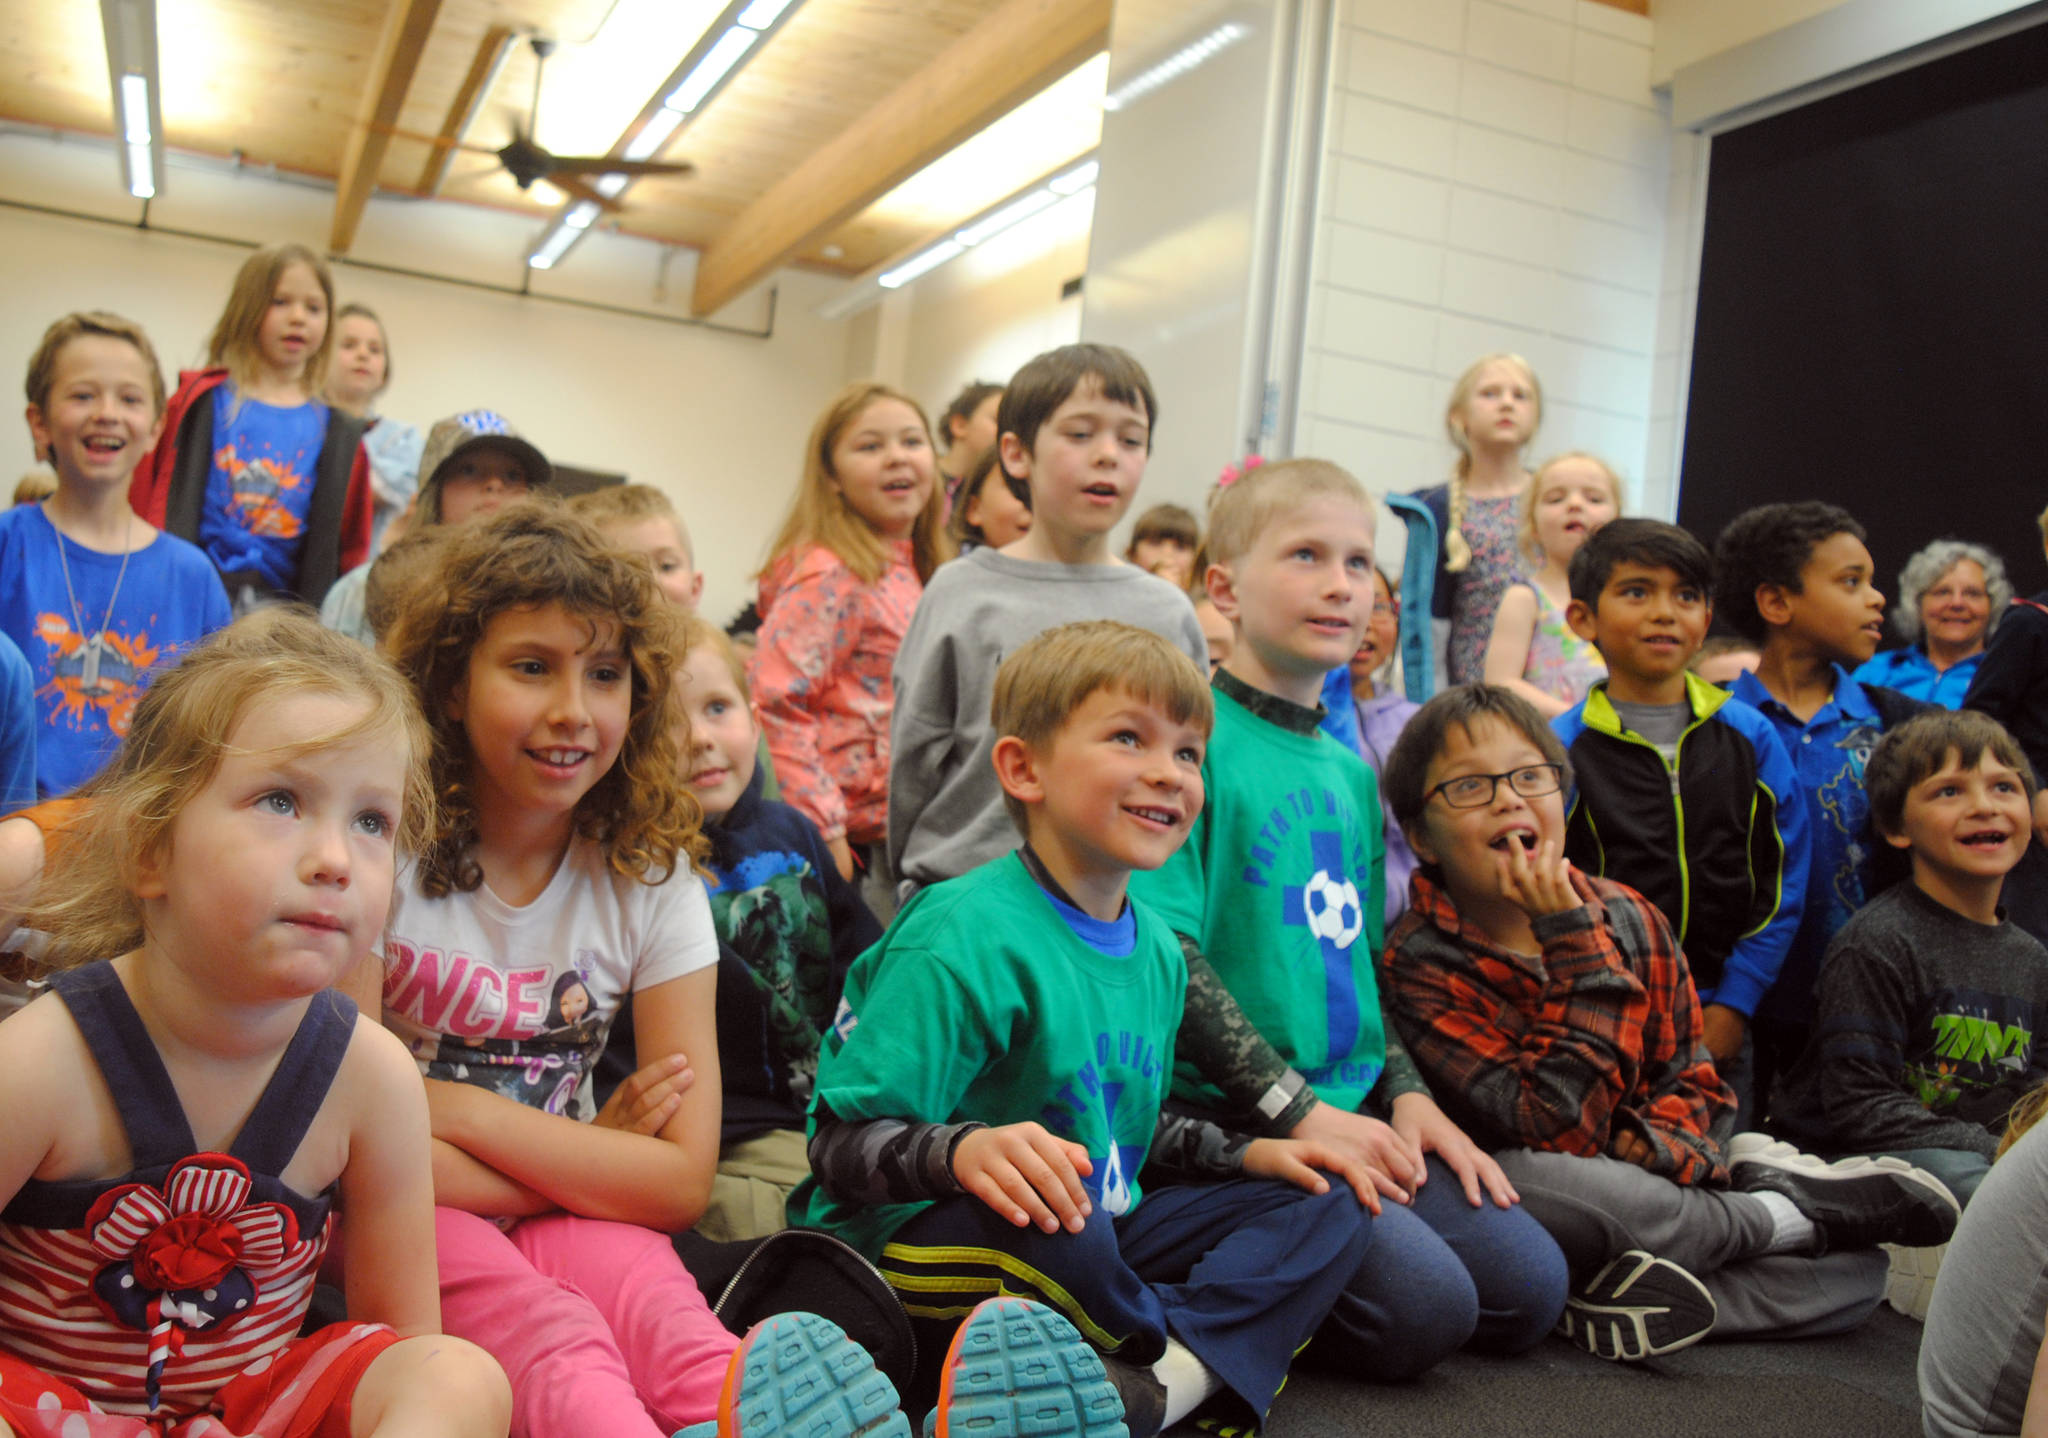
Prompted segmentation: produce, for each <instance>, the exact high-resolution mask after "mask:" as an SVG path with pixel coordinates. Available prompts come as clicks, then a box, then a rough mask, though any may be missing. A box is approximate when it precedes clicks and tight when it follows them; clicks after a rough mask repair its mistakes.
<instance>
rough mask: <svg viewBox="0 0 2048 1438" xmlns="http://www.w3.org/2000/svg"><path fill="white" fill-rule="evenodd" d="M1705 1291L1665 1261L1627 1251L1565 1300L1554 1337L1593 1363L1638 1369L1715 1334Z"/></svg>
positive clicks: (1710, 1302) (1709, 1298)
mask: <svg viewBox="0 0 2048 1438" xmlns="http://www.w3.org/2000/svg"><path fill="white" fill-rule="evenodd" d="M1714 1317H1715V1313H1714V1298H1713V1295H1712V1294H1710V1293H1708V1292H1707V1286H1706V1285H1705V1284H1704V1283H1701V1282H1700V1281H1699V1280H1698V1279H1697V1278H1694V1277H1693V1276H1692V1275H1691V1274H1690V1273H1688V1272H1686V1270H1684V1269H1683V1268H1680V1267H1679V1266H1678V1265H1677V1264H1675V1263H1673V1262H1672V1261H1671V1260H1670V1259H1668V1258H1658V1257H1656V1256H1655V1255H1653V1254H1648V1253H1645V1252H1643V1251H1642V1250H1641V1249H1640V1248H1632V1249H1630V1250H1629V1251H1628V1252H1627V1253H1624V1254H1622V1255H1621V1256H1620V1257H1618V1258H1615V1259H1613V1260H1611V1261H1610V1262H1609V1263H1608V1265H1607V1266H1606V1267H1605V1268H1603V1269H1601V1270H1600V1271H1599V1272H1598V1273H1597V1274H1595V1275H1594V1276H1593V1280H1592V1282H1590V1283H1588V1284H1586V1285H1585V1286H1584V1287H1583V1288H1580V1289H1578V1290H1577V1291H1575V1292H1574V1293H1572V1294H1571V1295H1570V1296H1569V1297H1567V1298H1566V1299H1565V1302H1564V1317H1562V1318H1561V1319H1559V1320H1558V1325H1557V1327H1558V1332H1559V1333H1561V1334H1563V1335H1564V1336H1565V1337H1566V1338H1568V1339H1570V1340H1571V1341H1572V1342H1573V1343H1576V1344H1578V1346H1579V1347H1581V1348H1583V1349H1585V1350H1586V1351H1587V1352H1588V1353H1590V1354H1592V1355H1593V1356H1594V1357H1595V1358H1608V1359H1612V1360H1614V1361H1615V1362H1617V1363H1640V1362H1642V1361H1643V1360H1644V1359H1645V1358H1656V1357H1660V1356H1661V1355H1663V1354H1666V1353H1676V1352H1677V1351H1678V1350H1679V1349H1681V1348H1690V1347H1692V1345H1693V1344H1695V1343H1697V1342H1699V1341H1700V1340H1701V1339H1702V1338H1705V1337H1706V1336H1707V1335H1708V1334H1709V1333H1711V1332H1713V1331H1714Z"/></svg>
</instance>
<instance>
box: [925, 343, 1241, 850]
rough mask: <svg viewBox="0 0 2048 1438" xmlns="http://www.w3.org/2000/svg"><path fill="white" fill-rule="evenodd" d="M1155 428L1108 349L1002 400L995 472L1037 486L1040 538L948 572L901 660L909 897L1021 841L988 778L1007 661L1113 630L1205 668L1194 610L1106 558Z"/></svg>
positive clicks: (1039, 376) (1015, 384)
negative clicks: (1144, 637)
mask: <svg viewBox="0 0 2048 1438" xmlns="http://www.w3.org/2000/svg"><path fill="white" fill-rule="evenodd" d="M1158 418H1159V405H1158V401H1157V400H1156V398H1155V397H1154V396H1153V393H1152V382H1151V380H1150V379H1148V378H1147V377H1146V374H1145V370H1144V367H1143V366H1142V365H1140V364H1139V363H1138V362H1137V360H1135V359H1133V358H1132V357H1131V356H1130V355H1128V354H1126V353H1124V351H1122V350H1120V349H1115V348H1112V347H1111V346H1108V345H1086V344H1082V345H1066V346H1064V347H1062V348H1060V349H1056V350H1050V351H1048V352H1046V353H1045V354H1042V355H1040V356H1038V357H1037V358H1036V359H1034V360H1032V361H1030V362H1029V363H1028V364H1026V365H1025V366H1024V367H1023V368H1022V369H1020V370H1018V371H1017V373H1016V375H1015V376H1014V377H1013V378H1012V379H1011V380H1010V383H1009V386H1008V387H1007V388H1006V389H1005V390H1004V391H1003V397H1002V402H1001V404H1000V406H999V408H998V410H997V428H998V430H999V431H1000V438H999V439H998V441H997V445H998V451H999V463H1001V465H1002V467H1003V473H1004V474H1005V475H1006V476H1008V477H1010V478H1012V479H1015V480H1018V481H1020V482H1022V483H1024V484H1026V485H1028V486H1029V488H1030V495H1031V499H1030V503H1031V512H1032V524H1031V529H1030V531H1029V532H1028V533H1027V534H1025V535H1024V537H1023V538H1022V539H1019V540H1017V541H1015V542H1014V543H1011V544H1007V545H1004V546H1003V547H1002V548H1001V549H993V548H981V549H976V550H974V551H973V552H971V553H969V554H965V555H962V556H961V557H960V558H959V559H958V560H956V561H954V562H953V563H951V564H948V565H944V566H942V567H941V568H940V569H939V571H938V572H937V573H936V574H934V575H933V576H932V577H931V580H930V582H929V583H927V584H926V585H925V591H924V597H923V598H922V599H921V600H919V601H918V606H917V612H916V613H915V614H914V615H913V616H912V617H911V621H910V629H909V631H908V632H907V633H906V634H905V635H904V636H903V643H902V646H901V647H900V648H899V649H898V650H897V651H896V662H895V667H894V684H895V691H896V707H895V711H894V714H893V716H892V718H891V721H890V728H889V738H890V758H889V867H890V869H891V871H893V872H894V873H897V874H899V875H901V876H902V877H903V879H904V880H906V881H907V882H908V884H909V885H912V886H914V885H922V884H933V883H937V882H938V881H939V880H941V879H950V878H953V877H954V876H956V875H959V874H964V873H966V872H967V871H968V870H969V869H973V868H976V867H978V866H979V865H982V864H985V863H987V862H988V861H989V860H991V859H994V858H996V857H998V856H1000V855H1001V854H1003V853H1005V852H1007V851H1008V850H1009V848H1010V847H1011V845H1012V844H1013V843H1014V842H1015V837H1016V836H1015V834H1014V833H1013V832H1012V830H1011V827H1010V821H1009V820H1008V819H1007V818H1006V817H1005V816H1004V813H1003V805H1002V794H1001V790H1000V788H999V787H998V785H997V783H996V779H995V772H994V770H993V769H992V768H991V766H990V756H991V755H992V754H993V752H994V750H995V744H996V739H997V737H998V736H997V735H996V734H995V732H994V731H993V729H992V728H991V727H990V724H989V696H990V694H991V691H992V689H993V686H994V682H995V673H996V666H997V665H998V664H999V663H1001V662H1002V659H1003V656H1004V655H1006V654H1009V653H1012V652H1014V651H1015V650H1016V649H1017V648H1018V647H1019V646H1020V645H1022V644H1023V643H1024V642H1025V641H1026V640H1028V639H1030V638H1031V637H1032V636H1033V635H1035V634H1038V633H1041V632H1042V631H1044V630H1046V629H1050V628H1052V627H1053V626H1055V625H1059V624H1063V623H1067V622H1069V621H1073V620H1082V619H1105V618H1107V619H1120V620H1123V621H1124V622H1126V623H1129V624H1134V625H1137V626H1139V627H1140V628H1144V629H1149V630H1151V631H1152V632H1153V633H1155V634H1159V635H1163V636H1164V637H1166V638H1167V639H1169V640H1171V641H1172V642H1173V643H1174V644H1175V645H1176V646H1177V647H1178V648H1179V649H1180V650H1181V651H1182V652H1183V653H1185V654H1186V655H1187V656H1188V657H1189V658H1190V659H1192V660H1194V661H1195V662H1196V663H1197V664H1204V663H1206V662H1207V659H1208V652H1209V648H1208V641H1207V640H1205V639H1204V638H1203V637H1202V628H1201V625H1200V624H1198V623H1197V622H1196V621H1195V612H1194V608H1193V606H1192V605H1191V604H1190V603H1189V602H1188V598H1187V596H1186V595H1185V594H1184V593H1182V592H1181V591H1180V590H1178V589H1175V588H1174V587H1173V586H1172V585H1170V584H1168V583H1167V582H1166V581H1164V580H1162V579H1159V578H1156V577H1155V576H1153V575H1150V574H1146V573H1144V572H1142V571H1141V570H1139V569H1136V568H1134V567H1133V566H1131V565H1128V564H1125V563H1124V562H1123V561H1122V560H1120V559H1118V558H1117V557H1116V555H1115V554H1114V553H1112V552H1111V550H1110V547H1109V534H1110V531H1111V530H1112V529H1114V528H1115V527H1116V525H1117V523H1118V521H1119V520H1121V519H1122V518H1123V516H1124V513H1125V512H1126V511H1127V510H1128V509H1129V508H1130V506H1131V502H1132V500H1133V499H1135V498H1136V497H1137V492H1138V485H1139V483H1140V482H1141V481H1142V480H1143V479H1144V477H1145V464H1146V461H1147V459H1148V458H1149V457H1150V455H1151V452H1152V431H1153V427H1154V425H1156V424H1157V422H1158Z"/></svg>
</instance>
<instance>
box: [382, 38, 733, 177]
mask: <svg viewBox="0 0 2048 1438" xmlns="http://www.w3.org/2000/svg"><path fill="white" fill-rule="evenodd" d="M527 43H529V44H530V45H531V46H532V47H533V100H532V103H531V106H530V107H529V109H528V111H527V116H526V123H525V125H524V126H521V125H520V124H518V123H517V122H516V121H515V122H514V123H513V126H512V138H511V140H510V141H509V142H508V143H506V144H505V145H503V146H501V147H499V148H498V149H495V150H494V149H492V148H491V147H490V146H488V145H472V144H468V143H466V142H464V141H461V140H450V139H445V138H443V137H441V136H438V135H424V134H421V133H420V132H419V131H417V130H402V129H399V128H398V127H397V126H395V125H377V126H373V127H372V128H374V129H376V130H377V131H378V132H379V133H381V134H386V135H396V136H399V137H400V138H402V139H407V140H419V141H421V142H423V143H425V144H429V145H446V146H448V147H449V148H451V149H456V150H465V151H468V152H469V153H471V154H475V155H495V156H496V157H497V160H498V164H499V165H500V166H502V167H503V168H504V170H505V172H506V173H507V174H509V175H510V176H511V177H512V178H513V180H514V181H515V182H517V184H518V185H519V188H520V189H522V190H530V189H532V188H533V182H534V181H535V180H545V181H547V182H548V183H549V184H550V185H553V186H554V187H555V188H556V189H558V190H560V191H561V192H562V193H563V194H565V195H568V196H569V197H570V198H571V199H576V200H587V201H588V202H589V203H591V204H593V205H596V206H597V207H598V208H599V209H600V210H603V211H604V212H605V213H607V214H617V213H619V212H620V211H621V210H623V209H624V208H625V206H623V205H621V204H620V203H619V202H618V201H617V200H616V199H614V198H613V197H612V196H610V195H607V194H606V193H605V192H604V191H602V190H600V189H598V188H597V186H595V185H594V184H592V183H590V181H589V180H587V179H585V178H584V177H585V176H586V175H629V176H640V175H687V174H690V173H691V172H692V171H694V170H695V169H696V166H694V165H692V164H689V163H688V162H686V161H682V160H627V159H621V158H620V157H618V156H616V155H557V154H555V153H554V152H553V151H551V150H549V149H547V148H546V147H545V146H543V145H541V144H539V143H537V142H536V141H535V140H534V139H533V130H534V122H535V120H536V119H538V117H539V115H540V82H541V75H542V72H543V71H544V70H545V68H546V66H547V59H548V56H550V55H552V54H553V53H554V51H555V42H554V41H552V40H548V39H543V38H542V37H541V36H539V35H534V36H530V37H529V38H528V42H527Z"/></svg>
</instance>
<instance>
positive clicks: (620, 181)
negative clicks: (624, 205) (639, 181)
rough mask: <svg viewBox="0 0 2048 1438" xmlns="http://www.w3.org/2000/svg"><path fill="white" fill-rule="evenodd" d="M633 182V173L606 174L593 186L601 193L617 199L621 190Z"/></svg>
mask: <svg viewBox="0 0 2048 1438" xmlns="http://www.w3.org/2000/svg"><path fill="white" fill-rule="evenodd" d="M632 183H633V177H632V176H631V175H606V176H605V177H604V178H603V179H601V180H599V181H598V182H597V183H596V184H595V185H593V186H591V188H592V189H594V190H596V191H597V192H598V193H599V194H600V195H604V196H606V197H607V198H609V199H614V200H615V199H617V198H618V197H619V191H621V190H623V189H625V188H626V186H628V185H630V184H632Z"/></svg>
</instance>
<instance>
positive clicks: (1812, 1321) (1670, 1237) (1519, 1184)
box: [1494, 1149, 1888, 1338]
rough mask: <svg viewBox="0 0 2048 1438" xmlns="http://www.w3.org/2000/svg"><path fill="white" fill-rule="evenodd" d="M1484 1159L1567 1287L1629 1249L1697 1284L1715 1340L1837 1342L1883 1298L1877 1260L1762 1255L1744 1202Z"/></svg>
mask: <svg viewBox="0 0 2048 1438" xmlns="http://www.w3.org/2000/svg"><path fill="white" fill-rule="evenodd" d="M1494 1157H1495V1158H1496V1159H1498V1160H1500V1166H1501V1168H1502V1169H1504V1170H1506V1172H1507V1176H1508V1179H1509V1181H1510V1182H1512V1183H1513V1184H1514V1186H1515V1188H1516V1189H1517V1190H1519V1191H1520V1193H1521V1195H1522V1207H1523V1208H1525V1209H1527V1210H1528V1211H1529V1213H1530V1214H1531V1216H1533V1217H1534V1218H1535V1220H1536V1221H1537V1222H1538V1223H1540V1224H1542V1225H1543V1226H1544V1228H1546V1229H1548V1230H1549V1232H1550V1236H1551V1237H1552V1238H1554V1239H1556V1240H1557V1246H1558V1247H1559V1248H1561V1249H1563V1250H1564V1257H1565V1263H1566V1264H1567V1265H1568V1266H1569V1267H1570V1269H1571V1276H1572V1283H1573V1284H1574V1285H1575V1286H1576V1285H1577V1284H1580V1283H1584V1282H1585V1281H1586V1280H1587V1279H1589V1278H1591V1277H1592V1276H1593V1275H1594V1274H1596V1273H1597V1272H1599V1270H1600V1267H1601V1265H1602V1264H1604V1263H1606V1262H1607V1260H1609V1259H1610V1258H1613V1257H1614V1256H1615V1255H1616V1254H1619V1253H1625V1252H1627V1251H1628V1250H1629V1249H1631V1248H1640V1249H1642V1250H1643V1251H1645V1252H1646V1253H1652V1254H1655V1255H1656V1256H1657V1257H1659V1258H1667V1259H1669V1260H1671V1262H1673V1263H1675V1264H1677V1265H1679V1266H1680V1267H1681V1268H1684V1269H1686V1270H1687V1271H1688V1272H1690V1273H1691V1274H1692V1275H1693V1276H1694V1277H1695V1278H1697V1279H1699V1280H1700V1282H1702V1283H1704V1284H1705V1285H1706V1286H1707V1292H1708V1293H1710V1294H1712V1295H1713V1298H1714V1306H1715V1308H1716V1310H1717V1311H1718V1314H1719V1317H1718V1318H1717V1319H1716V1320H1715V1323H1714V1336H1715V1337H1716V1338H1739V1337H1748V1336H1761V1335H1769V1336H1771V1337H1774V1338H1810V1337H1814V1336H1817V1335H1819V1334H1823V1333H1840V1332H1842V1331H1844V1330H1846V1329H1850V1328H1854V1327H1856V1325H1858V1324H1859V1323H1861V1322H1863V1320H1864V1319H1866V1318H1868V1317H1869V1316H1870V1315H1871V1313H1872V1312H1874V1311H1875V1310H1876V1308H1877V1305H1878V1303H1879V1301H1880V1300H1882V1299H1883V1297H1884V1279H1885V1271H1886V1268H1887V1266H1888V1265H1887V1261H1886V1258H1885V1255H1884V1252H1883V1250H1881V1249H1876V1248H1866V1249H1853V1250H1850V1251H1848V1252H1844V1253H1829V1254H1824V1255H1821V1256H1818V1257H1816V1256H1814V1255H1812V1254H1802V1253H1777V1254H1774V1253H1770V1252H1768V1250H1769V1248H1770V1246H1771V1215H1770V1210H1769V1209H1767V1208H1766V1207H1765V1206H1764V1205H1763V1203H1761V1202H1760V1201H1759V1200H1757V1199H1756V1198H1754V1197H1752V1196H1751V1195H1749V1194H1746V1193H1731V1192H1727V1191H1725V1190H1716V1189H1705V1188H1690V1187H1687V1186H1685V1185H1683V1184H1676V1183H1673V1182H1672V1181H1671V1180H1670V1179H1668V1178H1661V1177H1659V1176H1658V1175H1656V1174H1653V1173H1650V1172H1649V1171H1647V1170H1645V1169H1642V1168H1638V1167H1637V1166H1636V1165H1635V1164H1632V1163H1624V1162H1623V1161H1622V1160H1620V1159H1618V1158H1580V1157H1578V1156H1577V1155H1575V1154H1566V1153H1538V1152H1535V1151H1533V1150H1530V1149H1505V1150H1503V1151H1501V1152H1499V1153H1496V1154H1495V1155H1494Z"/></svg>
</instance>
